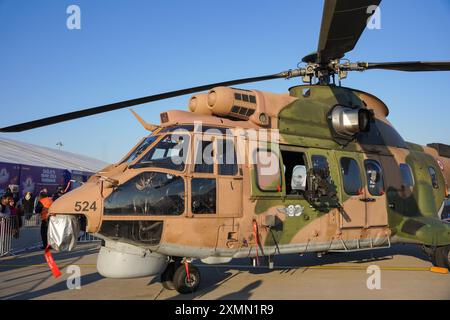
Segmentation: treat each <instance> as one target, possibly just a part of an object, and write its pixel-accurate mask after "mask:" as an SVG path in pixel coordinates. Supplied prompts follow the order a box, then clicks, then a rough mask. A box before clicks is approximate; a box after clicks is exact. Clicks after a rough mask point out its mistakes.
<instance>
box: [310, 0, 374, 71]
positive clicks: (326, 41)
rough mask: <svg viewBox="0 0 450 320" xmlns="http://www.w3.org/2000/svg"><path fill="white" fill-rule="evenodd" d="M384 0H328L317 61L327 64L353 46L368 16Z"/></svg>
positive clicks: (324, 11)
mask: <svg viewBox="0 0 450 320" xmlns="http://www.w3.org/2000/svg"><path fill="white" fill-rule="evenodd" d="M380 2H381V0H325V5H324V8H323V15H322V25H321V28H320V38H319V46H318V48H317V61H307V62H317V63H320V64H327V63H328V62H329V61H330V60H334V59H340V58H342V57H343V56H344V55H345V53H346V52H349V51H351V50H353V48H354V47H355V45H356V43H357V42H358V40H359V38H360V37H361V34H362V33H363V31H364V29H365V28H366V25H367V20H368V18H369V17H370V16H371V15H372V14H373V13H375V10H373V11H369V13H368V12H367V11H368V9H367V8H368V7H369V6H372V5H375V6H378V5H379V4H380Z"/></svg>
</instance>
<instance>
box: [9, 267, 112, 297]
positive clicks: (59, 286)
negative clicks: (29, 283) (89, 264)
mask: <svg viewBox="0 0 450 320" xmlns="http://www.w3.org/2000/svg"><path fill="white" fill-rule="evenodd" d="M100 279H103V277H102V276H101V275H100V274H98V273H97V272H94V273H90V274H87V275H83V276H81V283H82V285H88V284H90V283H93V282H96V281H98V280H100ZM64 290H69V289H68V288H67V283H66V280H65V279H61V281H60V282H58V283H56V284H54V285H52V286H50V287H47V288H44V289H40V290H36V291H32V292H30V291H25V292H19V293H15V294H12V295H9V296H5V297H3V299H5V300H29V299H36V298H39V297H43V296H45V295H47V294H50V293H56V292H59V291H64Z"/></svg>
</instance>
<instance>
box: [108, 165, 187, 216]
mask: <svg viewBox="0 0 450 320" xmlns="http://www.w3.org/2000/svg"><path fill="white" fill-rule="evenodd" d="M177 188H179V189H177ZM186 190H187V185H186V179H185V177H184V176H183V175H181V174H168V173H164V172H158V171H143V172H140V173H138V174H137V175H135V176H133V177H131V178H130V179H128V180H127V181H125V182H124V183H123V184H122V185H120V186H119V187H118V188H116V189H115V190H114V191H113V192H112V193H111V194H110V195H108V196H107V197H106V198H105V200H104V204H103V206H104V210H103V214H104V215H105V216H114V217H119V216H123V217H158V216H159V217H181V216H185V215H186V212H187V198H186V197H185V196H182V195H185V194H186ZM130 194H132V195H133V196H130ZM162 195H165V196H166V197H168V196H169V198H170V201H168V200H165V201H164V202H162V203H161V202H153V201H148V200H149V199H151V198H152V197H153V198H157V199H159V198H160V196H162ZM177 197H178V198H177ZM124 199H126V201H125V200H124ZM137 200H139V201H140V202H136V201H137ZM129 201H131V202H129ZM177 201H179V202H177ZM115 203H116V205H114V204H115ZM151 203H153V205H154V206H157V205H159V206H160V209H161V208H162V209H164V206H167V205H171V206H172V207H171V208H169V209H166V213H163V214H161V212H163V210H162V209H161V210H160V211H159V210H157V211H155V212H156V213H152V212H151V211H150V212H149V211H147V204H151ZM117 204H119V205H121V206H122V207H120V206H117ZM142 204H144V207H143V206H142ZM148 208H150V206H149V207H148ZM176 209H178V211H176ZM129 210H134V212H131V211H129ZM138 211H141V212H138Z"/></svg>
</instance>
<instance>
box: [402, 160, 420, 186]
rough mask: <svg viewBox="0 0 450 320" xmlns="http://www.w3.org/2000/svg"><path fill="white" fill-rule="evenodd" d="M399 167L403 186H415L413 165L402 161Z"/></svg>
mask: <svg viewBox="0 0 450 320" xmlns="http://www.w3.org/2000/svg"><path fill="white" fill-rule="evenodd" d="M399 169H400V175H401V177H402V186H405V187H406V188H414V186H415V184H416V181H415V180H414V175H413V171H412V168H411V166H410V165H409V164H407V163H400V165H399Z"/></svg>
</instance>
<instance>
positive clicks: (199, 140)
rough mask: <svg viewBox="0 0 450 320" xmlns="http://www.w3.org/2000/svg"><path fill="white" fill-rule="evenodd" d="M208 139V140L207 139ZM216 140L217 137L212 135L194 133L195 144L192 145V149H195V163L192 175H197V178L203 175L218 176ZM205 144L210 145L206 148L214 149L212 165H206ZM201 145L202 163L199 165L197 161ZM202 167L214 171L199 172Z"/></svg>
mask: <svg viewBox="0 0 450 320" xmlns="http://www.w3.org/2000/svg"><path fill="white" fill-rule="evenodd" d="M205 137H206V138H205ZM215 139H216V136H215V135H212V134H205V133H194V134H193V143H192V149H193V153H192V154H193V159H192V160H193V161H192V164H191V173H192V174H195V175H196V176H197V175H198V176H202V175H206V176H210V175H217V168H216V163H215V162H216V161H215V160H214V159H215V156H216V146H215ZM205 143H207V144H208V145H207V146H206V147H210V146H211V147H212V149H211V160H212V163H204V158H203V155H204V152H205V145H204V144H205ZM200 145H201V150H202V151H201V156H202V159H201V163H197V159H198V156H199V153H198V152H199V146H200ZM202 166H208V168H211V169H212V171H209V170H208V171H197V168H202Z"/></svg>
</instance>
